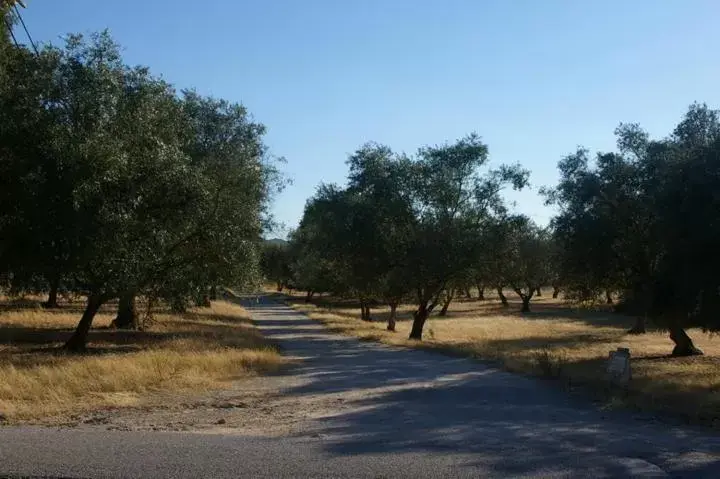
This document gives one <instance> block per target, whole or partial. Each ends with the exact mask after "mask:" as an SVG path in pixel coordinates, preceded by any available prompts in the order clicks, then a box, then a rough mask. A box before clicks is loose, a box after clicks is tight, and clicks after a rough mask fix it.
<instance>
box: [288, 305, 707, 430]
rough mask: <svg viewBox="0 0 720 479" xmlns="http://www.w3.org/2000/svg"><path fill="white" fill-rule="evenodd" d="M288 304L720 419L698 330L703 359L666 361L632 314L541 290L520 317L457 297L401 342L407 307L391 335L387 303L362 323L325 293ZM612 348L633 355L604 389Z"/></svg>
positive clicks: (665, 348) (614, 395)
mask: <svg viewBox="0 0 720 479" xmlns="http://www.w3.org/2000/svg"><path fill="white" fill-rule="evenodd" d="M506 295H507V296H508V297H509V298H511V293H509V292H508V293H506ZM291 303H292V304H293V306H294V307H295V308H297V309H299V310H301V311H305V312H307V313H308V314H309V315H310V316H311V317H312V318H314V319H317V320H319V321H322V322H323V323H324V324H326V325H327V326H328V327H330V328H331V329H334V330H336V331H339V332H343V333H345V334H351V335H354V336H357V337H360V338H363V339H367V340H377V341H382V342H384V343H387V344H394V345H399V346H406V347H414V348H423V349H434V350H441V351H444V352H449V353H455V354H462V355H466V356H471V357H476V358H480V359H487V360H495V361H498V362H499V364H501V365H502V367H504V368H505V369H508V370H510V371H514V372H520V373H526V374H533V375H539V376H552V377H554V378H557V379H561V380H562V384H565V385H569V386H583V387H584V388H586V389H588V388H589V389H592V390H594V391H595V392H597V393H600V394H601V395H602V396H603V397H605V398H611V399H612V401H611V402H613V403H622V404H625V405H630V406H634V407H637V408H640V409H644V410H667V411H672V412H675V413H679V414H681V415H683V416H685V417H688V418H691V419H694V420H701V421H703V422H713V421H714V419H715V418H720V341H718V339H717V338H715V337H713V335H710V334H707V333H703V332H702V331H700V330H695V329H692V330H689V331H688V333H689V334H690V336H691V337H692V338H693V340H694V342H695V344H696V346H698V347H699V348H700V349H702V350H703V351H704V352H705V356H698V357H691V358H671V357H669V353H670V352H671V351H672V348H673V343H672V342H671V341H670V339H669V338H668V335H667V333H666V332H663V331H650V332H648V333H647V334H644V335H629V334H627V333H626V332H627V330H628V329H629V328H630V327H631V326H632V324H633V319H632V318H628V317H622V316H619V315H614V314H612V313H610V312H607V311H605V312H603V311H591V310H586V309H582V308H576V307H573V306H571V305H567V304H564V303H563V302H562V301H561V300H552V299H551V298H550V297H549V295H548V294H547V293H546V294H545V295H544V296H543V297H541V298H538V300H537V301H535V302H534V304H533V305H532V306H533V309H534V312H533V313H530V314H526V315H522V314H520V313H519V309H520V307H519V304H518V303H511V305H510V307H509V308H507V309H504V308H501V307H499V305H498V302H497V300H495V299H494V298H489V300H487V301H483V302H481V301H465V300H464V301H462V302H457V303H455V304H453V305H451V306H450V312H449V314H448V316H447V317H446V318H440V317H438V316H432V317H431V318H430V319H429V320H428V322H427V323H426V325H425V334H424V340H423V341H422V342H417V341H409V340H408V339H407V337H408V334H409V332H410V326H411V311H412V306H410V305H405V306H403V307H401V308H400V317H399V318H398V322H397V332H395V333H392V332H388V331H387V330H386V329H385V327H386V323H385V321H386V319H387V316H388V312H389V310H388V309H387V308H378V309H374V310H373V312H372V315H373V317H374V319H375V321H373V322H370V323H368V322H363V321H360V319H359V311H358V310H356V309H353V308H350V307H348V305H347V304H342V303H338V302H336V301H333V300H331V299H329V298H319V300H318V301H317V303H318V304H319V306H318V305H315V304H306V303H304V302H303V301H302V300H301V299H300V298H293V299H291ZM618 347H627V348H630V351H631V355H632V375H633V378H632V380H631V382H630V384H629V386H628V388H627V390H618V389H616V388H614V387H611V385H610V384H609V382H608V380H607V377H606V375H605V365H606V361H607V358H608V353H609V351H611V350H612V351H614V350H615V349H616V348H618Z"/></svg>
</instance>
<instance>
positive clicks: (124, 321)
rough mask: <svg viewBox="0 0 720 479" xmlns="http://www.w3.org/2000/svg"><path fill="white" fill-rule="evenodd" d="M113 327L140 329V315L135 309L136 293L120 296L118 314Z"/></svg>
mask: <svg viewBox="0 0 720 479" xmlns="http://www.w3.org/2000/svg"><path fill="white" fill-rule="evenodd" d="M112 325H113V326H115V327H116V328H118V329H138V326H139V325H138V315H137V311H136V308H135V293H134V292H127V293H124V294H122V295H120V300H119V302H118V312H117V316H116V317H115V320H113V322H112Z"/></svg>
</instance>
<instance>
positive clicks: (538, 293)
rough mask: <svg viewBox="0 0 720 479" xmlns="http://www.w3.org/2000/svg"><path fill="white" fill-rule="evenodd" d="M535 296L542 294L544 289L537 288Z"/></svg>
mask: <svg viewBox="0 0 720 479" xmlns="http://www.w3.org/2000/svg"><path fill="white" fill-rule="evenodd" d="M535 296H542V289H540V288H537V289H536V290H535Z"/></svg>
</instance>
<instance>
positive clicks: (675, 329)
mask: <svg viewBox="0 0 720 479" xmlns="http://www.w3.org/2000/svg"><path fill="white" fill-rule="evenodd" d="M670 339H672V341H673V342H674V343H675V347H674V348H673V351H672V355H673V356H698V355H701V354H703V352H702V351H701V350H700V349H698V348H696V347H695V345H694V344H693V342H692V339H690V336H688V335H687V333H686V332H685V330H684V329H683V328H681V327H680V326H678V325H676V324H675V325H673V326H671V327H670Z"/></svg>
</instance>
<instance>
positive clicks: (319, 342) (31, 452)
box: [0, 300, 720, 478]
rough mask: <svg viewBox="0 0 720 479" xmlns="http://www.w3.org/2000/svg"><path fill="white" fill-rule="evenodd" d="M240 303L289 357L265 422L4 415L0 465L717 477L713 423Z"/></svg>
mask: <svg viewBox="0 0 720 479" xmlns="http://www.w3.org/2000/svg"><path fill="white" fill-rule="evenodd" d="M246 305H247V306H248V307H249V308H250V309H251V310H252V313H253V317H254V318H255V320H256V322H257V324H258V327H259V328H261V329H262V331H263V332H264V333H265V334H267V335H268V336H270V337H271V338H273V339H275V340H277V341H278V342H279V343H280V344H281V346H282V348H283V350H284V351H285V353H286V354H287V355H288V356H290V357H292V358H294V359H296V360H297V364H296V366H294V367H291V368H290V369H289V370H288V371H287V372H286V373H284V374H282V375H276V376H272V377H269V378H263V379H262V380H261V381H263V384H265V386H263V387H265V388H269V390H272V391H271V393H268V396H267V398H266V399H264V400H263V403H264V406H265V407H266V410H267V411H269V413H268V415H266V416H264V417H261V418H260V419H262V421H265V422H258V423H257V424H255V427H248V428H247V429H244V430H241V431H234V432H225V433H220V432H212V431H211V432H208V431H205V432H203V433H197V432H196V433H193V432H183V433H167V432H145V431H131V432H121V431H108V430H107V429H103V428H77V429H60V430H54V429H41V428H27V427H25V428H3V429H0V477H5V476H3V474H5V475H9V476H10V477H14V476H17V477H21V476H22V477H27V476H53V477H153V478H155V477H393V478H394V477H413V478H416V477H507V476H512V477H633V476H634V477H708V478H711V477H720V436H718V435H717V434H713V433H712V432H711V431H708V430H707V429H700V428H690V427H687V426H685V427H682V426H673V425H669V424H667V423H660V422H656V421H652V420H651V419H649V418H647V417H642V416H639V415H634V414H631V413H628V412H618V411H616V412H603V411H599V410H597V409H596V408H594V407H593V406H592V405H590V404H589V403H586V402H585V401H583V400H581V399H578V398H573V397H570V396H568V395H566V394H564V393H563V392H561V391H558V390H557V389H555V388H553V387H551V386H550V385H548V384H547V383H544V382H542V381H538V380H534V379H531V378H526V377H522V376H517V375H512V374H509V373H506V372H502V371H499V370H497V369H494V368H492V367H488V366H485V365H483V364H481V363H478V362H474V361H470V360H466V359H458V358H451V357H446V356H441V355H438V354H433V353H428V352H423V351H413V350H405V349H398V348H392V347H388V346H384V345H381V344H376V343H370V342H360V341H357V340H355V339H352V338H346V337H342V336H339V335H336V334H332V333H329V332H327V331H326V330H325V329H324V328H323V327H322V326H320V325H319V324H318V323H316V322H314V321H312V320H310V319H308V318H307V317H306V316H304V315H302V314H299V313H297V312H294V311H293V310H292V309H290V308H288V307H287V306H285V305H281V304H278V303H273V302H270V301H269V300H264V301H261V302H260V303H259V304H255V303H254V302H248V303H247V304H246ZM258 381H260V380H258ZM248 414H250V413H249V412H248ZM256 419H257V418H256ZM248 424H250V423H248ZM264 424H267V427H264ZM283 426H287V427H283Z"/></svg>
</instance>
